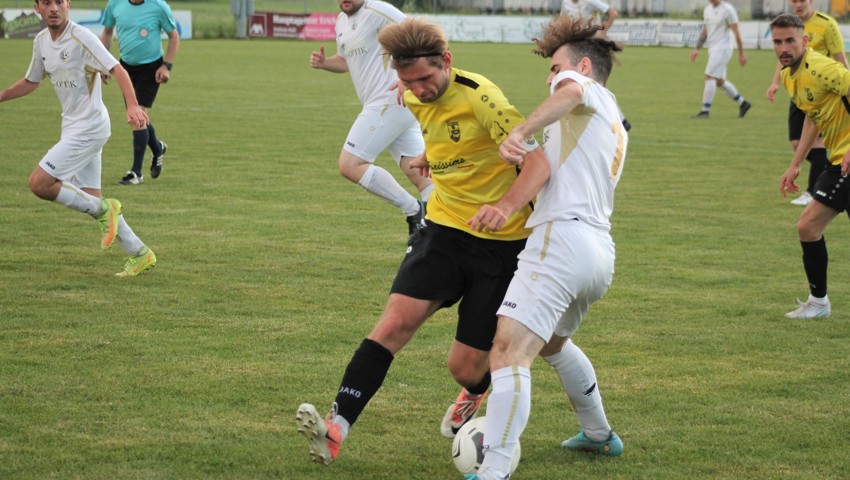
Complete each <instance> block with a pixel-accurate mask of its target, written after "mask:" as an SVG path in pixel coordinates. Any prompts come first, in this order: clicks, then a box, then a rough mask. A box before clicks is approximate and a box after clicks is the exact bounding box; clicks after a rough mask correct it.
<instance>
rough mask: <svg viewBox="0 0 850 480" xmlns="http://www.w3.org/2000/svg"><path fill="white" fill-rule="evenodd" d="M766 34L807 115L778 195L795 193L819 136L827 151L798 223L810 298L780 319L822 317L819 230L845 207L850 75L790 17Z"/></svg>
mask: <svg viewBox="0 0 850 480" xmlns="http://www.w3.org/2000/svg"><path fill="white" fill-rule="evenodd" d="M770 30H771V32H772V34H773V49H774V51H775V52H776V56H777V58H778V59H779V62H780V63H781V64H782V67H783V68H782V71H781V74H780V77H781V81H782V85H783V86H784V87H785V89H786V90H787V91H788V94H789V95H790V96H791V101H792V102H794V104H795V105H796V106H797V107H798V108H799V109H800V110H801V111H803V113H805V114H806V118H805V121H804V123H803V131H802V135H801V137H800V144H799V145H798V147H797V149H796V150H795V152H794V158H793V160H791V166H790V167H788V170H787V171H786V172H785V174H784V175H782V178H781V180H780V183H779V188H780V190H781V191H782V194H783V195H785V193H786V192H797V191H799V187H798V186H797V185H796V184H795V183H794V181H795V180H796V178H797V176H798V175H799V174H800V164H802V163H803V159H804V157H805V156H806V154H807V153H808V151H809V149H810V148H811V146H812V144H813V143H814V141H815V139H816V138H817V136H818V132H820V134H821V136H822V138H823V143H824V145H825V146H826V148H827V150H828V151H829V165H828V166H827V168H826V169H825V170H823V171H822V172H821V173H820V174H819V175H818V177H817V179H816V181H815V187H814V201H813V202H811V203H810V204H809V205H808V206H806V208H805V209H804V210H803V213H802V215H800V220H799V221H798V222H797V233H798V235H799V237H800V245H801V246H802V248H803V267H804V269H805V271H806V277H807V278H808V280H809V289H810V294H809V298H808V300H807V301H806V302H801V303H800V306H799V308H797V309H796V310H794V311H792V312H789V313H787V314H786V315H785V316H786V317H789V318H815V317H827V316H829V314H830V306H829V298H828V297H827V295H826V293H827V292H826V271H827V264H828V255H827V250H826V242H825V241H824V236H823V232H824V230H825V229H826V226H827V225H829V223H830V222H831V221H832V219H834V218H835V217H836V216H837V215H838V214H840V213H841V212H843V211H845V210H847V208H848V203H850V178H848V177H847V174H848V170H850V154H848V152H850V103H848V101H847V98H846V97H847V95H848V94H850V71H848V70H847V69H846V68H844V66H843V65H842V64H840V63H838V62H836V61H835V60H833V59H831V58H829V57H826V56H824V55H821V54H819V53H817V52H815V51H813V50H811V49H810V48H807V44H808V37H807V36H806V35H805V34H804V26H803V21H802V20H801V19H800V18H798V17H796V16H795V15H792V14H782V15H780V16H778V17H776V19H774V20H773V22H771V24H770Z"/></svg>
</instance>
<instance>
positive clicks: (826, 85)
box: [780, 49, 850, 165]
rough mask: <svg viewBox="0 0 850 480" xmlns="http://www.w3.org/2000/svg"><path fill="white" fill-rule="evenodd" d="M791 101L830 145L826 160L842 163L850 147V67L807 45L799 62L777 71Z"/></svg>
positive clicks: (825, 143)
mask: <svg viewBox="0 0 850 480" xmlns="http://www.w3.org/2000/svg"><path fill="white" fill-rule="evenodd" d="M780 75H781V78H782V85H783V86H784V87H785V89H786V90H787V91H788V95H789V96H790V97H791V101H792V102H794V104H795V105H797V108H799V109H800V110H802V111H803V112H805V113H806V115H808V116H809V118H811V119H812V122H814V124H815V126H817V127H818V131H820V133H821V135H822V137H823V143H824V145H826V148H827V149H829V161H830V163H832V164H833V165H837V164H839V163H841V161H842V159H843V158H844V154H845V153H847V151H848V150H850V103H848V102H847V98H846V97H845V95H847V91H848V89H850V71H848V70H847V69H846V68H844V65H842V64H840V63H838V62H836V61H835V60H833V59H831V58H829V57H826V56H824V55H821V54H819V53H817V52H814V51H812V50H811V49H806V53H805V54H804V56H803V59H802V61H801V62H800V66H799V67H798V68H797V71H796V72H794V73H793V74H792V73H791V69H790V68H783V69H782V72H781V73H780Z"/></svg>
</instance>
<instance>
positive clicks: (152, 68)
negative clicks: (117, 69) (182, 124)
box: [121, 57, 162, 108]
mask: <svg viewBox="0 0 850 480" xmlns="http://www.w3.org/2000/svg"><path fill="white" fill-rule="evenodd" d="M121 66H122V67H124V70H127V73H128V74H130V80H131V81H132V82H133V90H135V91H136V100H138V101H139V105H141V106H143V107H145V108H151V107H153V102H154V100H156V94H157V92H159V84H158V83H156V71H157V70H159V67H161V66H162V58H161V57H160V58H159V59H158V60H154V61H153V62H151V63H144V64H142V65H130V64H129V63H126V62H125V61H124V60H121Z"/></svg>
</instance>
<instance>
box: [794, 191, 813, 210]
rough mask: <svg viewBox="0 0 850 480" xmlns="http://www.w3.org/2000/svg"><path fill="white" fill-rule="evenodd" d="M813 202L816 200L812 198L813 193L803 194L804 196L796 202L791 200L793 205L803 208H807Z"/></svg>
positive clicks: (796, 199)
mask: <svg viewBox="0 0 850 480" xmlns="http://www.w3.org/2000/svg"><path fill="white" fill-rule="evenodd" d="M812 200H814V197H812V194H811V193H809V192H803V194H802V195H800V196H799V197H797V198H795V199H794V200H791V205H800V206H801V207H805V206H806V205H808V204H810V203H812Z"/></svg>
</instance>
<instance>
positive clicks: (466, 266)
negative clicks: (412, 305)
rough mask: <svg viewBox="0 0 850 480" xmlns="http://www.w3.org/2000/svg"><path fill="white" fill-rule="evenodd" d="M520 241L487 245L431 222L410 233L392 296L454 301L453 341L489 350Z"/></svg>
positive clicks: (523, 244)
mask: <svg viewBox="0 0 850 480" xmlns="http://www.w3.org/2000/svg"><path fill="white" fill-rule="evenodd" d="M524 247H525V239H523V240H509V241H505V240H488V239H483V238H478V237H476V236H474V235H470V234H469V233H466V232H463V231H460V230H457V229H455V228H449V227H444V226H442V225H437V224H435V223H432V222H427V226H426V227H425V228H422V229H421V230H419V231H418V232H417V233H415V234H414V236H413V238H412V239H411V244H410V247H409V248H408V250H407V255H405V257H404V260H402V262H401V267H399V270H398V274H396V277H395V281H393V286H392V289H391V290H390V291H391V292H392V293H399V294H402V295H406V296H409V297H413V298H418V299H422V300H442V301H443V304H442V305H441V307H440V308H447V307H450V306H452V305H454V304H455V303H456V302H457V301H458V300H460V304H459V305H458V309H457V315H458V320H457V332H456V333H455V339H456V340H457V341H458V342H460V343H462V344H464V345H468V346H470V347H472V348H477V349H478V350H485V351H489V350H490V348H491V347H492V346H493V338H494V337H495V336H496V322H497V317H496V311H497V310H498V309H499V306H501V304H502V301H503V300H504V297H505V292H506V291H507V289H508V285H509V284H510V283H511V279H512V278H513V275H514V271H516V266H517V255H519V253H520V252H521V251H522V249H523V248H524Z"/></svg>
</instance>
